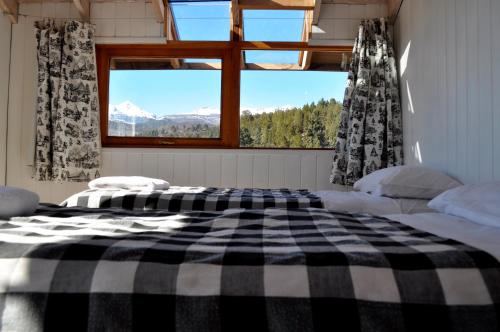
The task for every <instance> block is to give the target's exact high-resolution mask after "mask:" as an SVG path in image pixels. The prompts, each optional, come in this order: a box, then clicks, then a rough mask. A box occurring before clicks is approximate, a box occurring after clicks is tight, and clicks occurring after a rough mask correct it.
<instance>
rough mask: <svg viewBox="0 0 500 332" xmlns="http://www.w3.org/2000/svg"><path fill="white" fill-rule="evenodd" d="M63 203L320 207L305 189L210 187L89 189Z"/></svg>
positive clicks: (188, 208)
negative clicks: (150, 189) (141, 189)
mask: <svg viewBox="0 0 500 332" xmlns="http://www.w3.org/2000/svg"><path fill="white" fill-rule="evenodd" d="M61 205H62V206H66V207H75V206H80V207H89V208H109V207H116V208H122V209H127V210H151V209H164V210H168V211H172V212H179V211H223V210H226V209H231V208H247V209H266V208H272V207H276V208H308V207H316V208H321V207H323V203H322V202H321V199H320V198H319V197H318V196H316V195H314V194H312V193H311V192H309V191H308V190H304V189H298V190H292V189H255V188H251V189H235V188H213V187H209V188H206V187H175V186H173V187H170V188H169V189H168V190H155V191H140V190H123V189H122V190H119V189H89V190H85V191H82V192H80V193H77V194H75V195H73V196H71V197H69V198H68V199H67V200H65V201H64V202H63V203H61Z"/></svg>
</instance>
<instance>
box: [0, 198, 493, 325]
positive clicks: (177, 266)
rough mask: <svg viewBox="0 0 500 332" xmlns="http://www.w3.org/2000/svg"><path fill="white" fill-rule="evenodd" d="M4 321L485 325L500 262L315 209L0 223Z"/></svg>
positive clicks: (93, 214)
mask: <svg viewBox="0 0 500 332" xmlns="http://www.w3.org/2000/svg"><path fill="white" fill-rule="evenodd" d="M0 241H1V242H0V256H1V257H0V310H1V311H0V312H1V318H0V324H1V330H2V331H39V330H42V329H43V330H46V331H59V330H61V331H132V330H135V331H155V330H162V331H173V330H177V331H242V330H248V331H265V330H271V331H287V332H288V331H313V330H315V331H323V330H325V331H332V330H338V331H403V330H406V331H431V330H432V331H446V330H457V331H458V330H460V331H495V330H498V329H499V320H500V314H499V308H500V307H499V304H500V263H499V262H498V261H497V260H495V259H494V258H493V257H492V256H490V255H489V254H487V253H485V252H482V251H479V250H477V249H474V248H471V247H469V246H467V245H464V244H461V243H458V242H456V241H452V240H449V239H444V238H440V237H438V236H435V235H432V234H428V233H425V232H422V231H419V230H415V229H413V228H411V227H409V226H405V225H403V224H400V223H398V222H394V221H390V220H387V219H383V218H374V217H369V216H365V215H350V214H345V213H335V212H328V211H326V210H324V209H314V208H309V209H265V210H244V209H237V210H236V209H234V210H226V211H223V212H188V213H179V214H174V213H169V212H166V211H126V210H123V209H85V208H62V207H57V206H46V207H43V208H41V209H39V211H37V214H36V215H35V216H33V217H18V218H13V219H12V220H10V221H0Z"/></svg>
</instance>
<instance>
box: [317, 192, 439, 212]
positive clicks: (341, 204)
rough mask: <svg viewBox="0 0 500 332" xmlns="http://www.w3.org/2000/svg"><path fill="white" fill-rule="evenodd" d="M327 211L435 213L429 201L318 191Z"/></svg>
mask: <svg viewBox="0 0 500 332" xmlns="http://www.w3.org/2000/svg"><path fill="white" fill-rule="evenodd" d="M315 194H316V195H318V196H319V197H320V198H321V200H322V201H323V204H324V205H325V208H326V209H329V210H336V211H347V212H351V213H368V214H373V215H378V216H380V215H386V214H399V213H408V214H412V213H423V212H433V211H434V210H432V209H430V208H428V207H427V203H429V201H428V200H425V199H406V198H390V197H384V196H375V195H372V194H368V193H365V192H360V191H337V190H321V191H316V192H315Z"/></svg>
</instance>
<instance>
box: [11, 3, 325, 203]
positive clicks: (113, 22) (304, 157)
mask: <svg viewBox="0 0 500 332" xmlns="http://www.w3.org/2000/svg"><path fill="white" fill-rule="evenodd" d="M20 12H21V13H22V14H27V15H30V16H31V17H23V16H21V17H19V23H18V24H16V25H13V26H12V27H13V28H12V29H13V30H12V50H11V52H12V61H11V64H10V68H11V71H12V73H13V74H12V75H11V79H10V99H9V121H8V125H9V134H8V143H9V144H8V160H7V183H8V184H9V185H13V186H21V187H25V188H28V189H31V190H34V191H36V192H38V193H39V194H40V195H41V197H42V200H43V201H48V202H58V201H61V200H63V199H64V198H65V197H67V196H69V195H70V194H72V193H74V192H76V191H79V190H81V189H83V188H85V186H86V184H79V183H62V184H58V183H45V182H36V181H33V180H32V179H31V174H32V168H31V167H30V166H29V165H31V164H32V159H33V158H32V156H33V142H34V129H33V128H34V121H33V119H34V114H35V93H36V46H35V38H34V31H33V23H34V21H35V20H37V19H39V17H37V16H50V17H56V18H67V17H77V14H76V11H75V9H74V6H73V5H71V4H70V3H23V4H21V6H20ZM91 21H92V22H93V23H95V24H96V33H97V37H98V38H97V40H98V42H111V43H116V42H119V43H134V42H150V43H154V42H161V37H162V26H161V24H158V23H156V21H155V20H154V18H153V11H152V8H151V4H150V3H145V2H140V1H136V2H125V3H121V4H120V5H118V4H116V3H114V2H102V3H92V6H91ZM2 45H3V43H2ZM103 165H104V169H103V174H104V175H146V176H158V177H161V178H164V179H167V180H169V181H171V182H172V184H174V185H206V186H223V187H234V186H237V187H247V186H252V187H291V188H298V187H301V188H310V189H328V188H333V186H332V185H331V184H330V183H329V181H328V177H329V172H330V165H331V153H330V152H329V151H298V150H290V151H283V150H184V149H183V150H179V149H104V150H103Z"/></svg>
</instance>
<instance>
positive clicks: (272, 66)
mask: <svg viewBox="0 0 500 332" xmlns="http://www.w3.org/2000/svg"><path fill="white" fill-rule="evenodd" d="M246 69H247V70H301V69H302V68H301V67H300V66H299V65H297V64H295V63H247V64H246Z"/></svg>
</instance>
